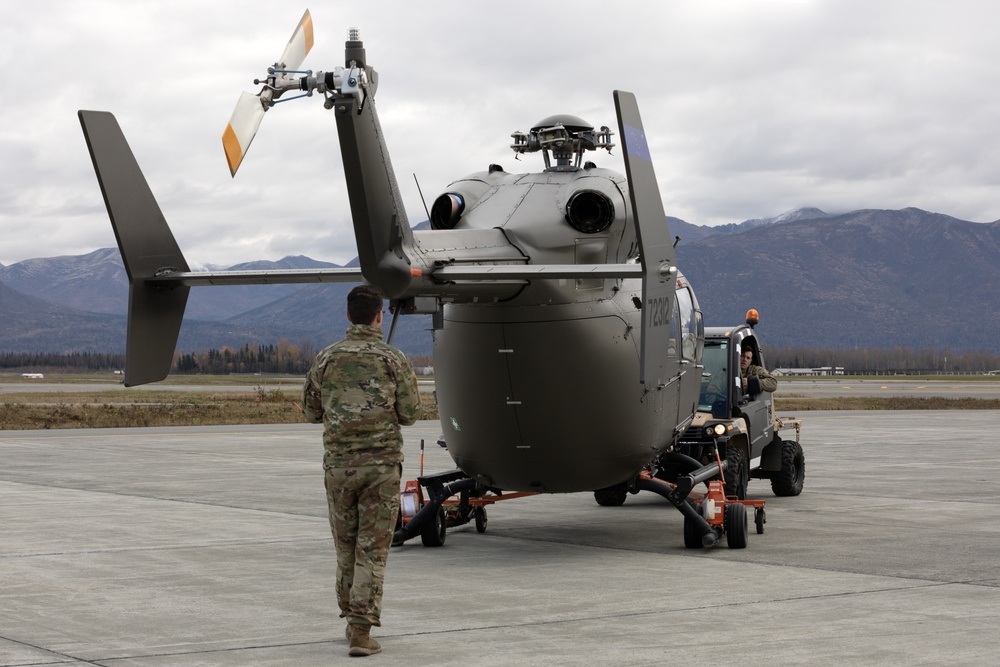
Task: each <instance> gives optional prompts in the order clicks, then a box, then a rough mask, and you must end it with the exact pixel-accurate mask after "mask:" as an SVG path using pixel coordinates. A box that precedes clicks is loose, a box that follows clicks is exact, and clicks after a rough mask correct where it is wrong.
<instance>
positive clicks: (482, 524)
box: [472, 507, 488, 533]
mask: <svg viewBox="0 0 1000 667" xmlns="http://www.w3.org/2000/svg"><path fill="white" fill-rule="evenodd" d="M472 516H473V517H474V518H475V519H476V532H477V533H485V532H486V522H487V521H488V519H487V517H486V508H485V507H477V508H476V509H474V510H472Z"/></svg>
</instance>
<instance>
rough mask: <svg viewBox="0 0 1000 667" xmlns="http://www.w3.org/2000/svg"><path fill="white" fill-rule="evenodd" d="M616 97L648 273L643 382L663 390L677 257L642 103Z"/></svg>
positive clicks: (618, 92) (631, 195) (621, 95)
mask: <svg viewBox="0 0 1000 667" xmlns="http://www.w3.org/2000/svg"><path fill="white" fill-rule="evenodd" d="M614 97H615V108H616V109H617V110H618V129H619V131H620V132H621V139H622V147H623V148H624V149H625V150H624V152H623V157H624V159H625V174H626V176H628V191H629V198H630V199H631V203H632V216H633V218H634V219H635V232H636V238H637V240H638V242H639V252H640V259H641V261H642V271H643V276H642V310H643V314H642V338H641V341H640V344H641V348H640V357H641V360H640V375H639V381H640V382H642V383H643V384H645V385H646V387H647V388H652V389H659V388H662V387H663V386H664V385H665V384H666V382H667V379H668V378H667V377H666V370H667V354H668V353H667V350H668V345H667V338H668V336H669V335H670V320H671V317H672V316H674V314H673V313H671V307H672V305H673V302H674V290H675V289H676V286H677V285H676V283H677V266H676V265H677V260H676V258H675V256H674V246H673V243H672V239H671V237H670V227H669V226H668V225H667V216H666V215H665V214H664V212H663V200H662V199H660V186H659V185H657V182H656V173H655V172H654V170H653V161H652V159H651V158H650V155H649V145H648V144H647V143H646V132H645V130H643V127H642V118H641V117H640V116H639V105H638V103H637V102H636V101H635V95H633V94H632V93H627V92H624V91H621V90H616V91H615V92H614Z"/></svg>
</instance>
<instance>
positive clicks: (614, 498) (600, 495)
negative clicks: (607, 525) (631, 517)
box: [594, 483, 628, 507]
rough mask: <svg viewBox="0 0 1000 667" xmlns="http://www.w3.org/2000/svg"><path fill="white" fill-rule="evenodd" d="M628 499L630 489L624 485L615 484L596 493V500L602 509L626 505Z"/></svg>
mask: <svg viewBox="0 0 1000 667" xmlns="http://www.w3.org/2000/svg"><path fill="white" fill-rule="evenodd" d="M627 497H628V487H627V486H625V484H624V483H622V484H615V485H614V486H609V487H608V488H606V489H598V490H597V491H594V500H596V501H597V504H598V505H601V506H602V507H618V506H620V505H624V504H625V498H627Z"/></svg>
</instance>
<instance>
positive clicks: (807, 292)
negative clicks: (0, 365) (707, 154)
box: [0, 208, 1000, 355]
mask: <svg viewBox="0 0 1000 667" xmlns="http://www.w3.org/2000/svg"><path fill="white" fill-rule="evenodd" d="M668 223H669V225H670V230H671V233H672V234H674V235H676V236H679V237H680V241H679V243H678V245H677V258H678V264H679V266H680V269H681V271H682V272H683V273H684V275H685V276H686V277H687V279H688V280H689V281H690V282H691V284H692V285H693V286H694V288H695V292H696V294H697V296H698V300H699V303H700V305H701V309H702V312H703V313H704V316H705V322H706V324H707V325H709V326H713V325H718V326H726V325H734V324H737V323H740V322H742V321H743V319H744V317H745V314H746V311H747V309H748V308H755V309H757V310H758V312H759V313H760V317H761V323H760V325H759V326H758V331H759V332H760V335H761V338H762V340H764V341H765V342H766V343H767V344H769V345H773V346H782V345H789V346H797V345H801V346H806V347H824V348H833V349H842V348H865V347H879V348H894V347H909V348H910V349H924V348H942V349H953V350H957V351H993V350H996V349H997V348H998V347H1000V295H998V294H997V291H996V290H995V289H994V286H995V285H997V284H998V282H1000V267H998V264H997V258H1000V221H998V222H993V223H975V222H968V221H964V220H959V219H956V218H953V217H949V216H947V215H942V214H939V213H929V212H927V211H922V210H919V209H915V208H907V209H903V210H898V211H896V210H875V209H868V210H860V211H853V212H850V213H845V214H841V215H830V214H827V213H825V212H823V211H821V210H819V209H816V208H803V209H796V210H794V211H789V212H787V213H785V214H782V215H780V216H778V217H776V218H768V219H754V220H746V221H745V222H742V223H740V224H732V225H721V226H717V227H707V226H702V225H693V224H690V223H687V222H685V221H683V220H680V219H678V218H668ZM335 266H337V265H336V264H331V263H328V262H322V261H318V260H314V259H311V258H309V257H305V256H294V257H285V258H284V259H281V260H279V261H276V262H272V261H258V262H250V263H245V264H238V265H235V266H232V267H227V268H229V269H231V270H248V269H258V270H259V269H290V268H322V267H335ZM351 287H352V286H351V285H349V284H310V285H307V286H305V287H303V286H301V285H243V286H232V287H212V288H206V287H195V288H192V290H191V296H190V298H189V300H188V307H187V310H186V312H185V319H184V324H183V325H182V327H181V335H180V340H179V342H178V349H180V350H182V351H197V350H202V349H208V348H213V347H214V348H220V347H222V346H224V345H228V346H230V347H236V346H239V345H241V344H243V343H251V344H256V343H273V342H277V341H278V340H279V339H281V338H287V339H288V340H289V341H291V342H293V343H298V342H301V341H310V342H311V344H312V346H313V347H314V348H319V347H322V346H323V345H325V344H326V343H328V342H330V341H332V340H334V339H337V338H339V337H340V336H341V334H342V333H343V331H344V329H345V328H346V326H347V321H346V316H345V313H344V310H345V308H344V305H343V304H344V297H345V295H346V293H347V291H349V290H350V288H351ZM127 303H128V281H127V278H126V276H125V269H124V266H123V265H122V262H121V258H120V257H119V254H118V251H117V249H110V248H105V249H101V250H96V251H94V252H92V253H88V254H85V255H78V256H63V257H50V258H40V259H30V260H26V261H23V262H19V263H17V264H12V265H10V266H0V314H2V317H0V352H70V351H94V352H120V351H121V350H123V349H124V341H125V314H126V311H127ZM429 328H430V319H429V317H427V316H413V317H409V316H408V317H403V318H401V319H400V324H399V327H398V328H397V332H396V338H395V342H396V343H397V344H398V345H399V347H401V348H402V349H403V350H404V351H405V352H407V353H408V354H410V355H429V354H430V351H431V339H430V334H429V331H428V330H429Z"/></svg>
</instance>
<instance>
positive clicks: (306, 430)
mask: <svg viewBox="0 0 1000 667" xmlns="http://www.w3.org/2000/svg"><path fill="white" fill-rule="evenodd" d="M797 416H799V417H801V418H803V419H804V426H803V430H802V441H803V446H804V448H805V453H806V483H805V491H804V492H803V494H802V495H801V496H799V497H796V498H776V497H774V496H773V495H772V494H771V492H770V488H769V485H768V483H767V482H764V481H760V480H751V483H750V490H749V491H750V496H751V497H753V498H763V499H766V500H767V501H768V505H767V517H768V524H767V530H766V532H765V533H764V534H763V535H757V534H755V533H754V532H753V530H751V535H750V544H749V547H748V548H747V549H743V550H731V549H728V548H726V547H725V545H724V543H723V545H721V546H718V547H715V548H713V549H709V550H687V549H685V548H684V547H683V538H682V518H681V515H680V514H679V513H678V512H677V511H676V510H675V509H673V508H672V507H671V506H669V505H668V504H667V503H666V501H664V500H662V499H660V498H658V497H655V496H651V495H650V496H643V495H638V496H630V497H629V498H628V500H627V501H626V503H625V505H624V506H622V507H617V508H607V507H600V506H598V505H597V504H596V503H595V502H594V501H593V498H592V496H591V495H590V494H573V495H560V496H540V497H535V498H529V499H523V500H515V501H509V502H504V503H499V504H497V505H495V506H493V507H491V508H490V510H489V512H490V513H489V526H488V530H487V532H486V533H485V534H478V533H477V532H476V530H475V528H474V527H473V526H471V525H469V526H463V527H460V528H456V529H453V530H450V531H449V533H448V535H447V539H446V544H445V546H443V547H441V548H436V549H432V548H425V547H422V546H421V545H420V542H419V539H418V540H415V541H411V542H409V543H407V544H406V545H405V546H403V547H398V548H394V549H393V551H392V553H391V555H390V559H389V565H388V568H387V579H386V593H385V599H384V608H385V611H384V614H383V623H384V627H382V628H380V629H378V630H376V631H375V636H376V637H377V638H378V639H379V640H380V641H381V642H382V645H383V649H384V652H383V653H382V654H380V655H378V656H372V657H370V658H368V660H367V663H366V664H396V665H398V664H414V665H424V664H438V665H469V664H475V665H554V664H560V665H599V664H615V665H645V664H663V663H671V664H678V665H687V664H694V663H696V662H697V663H708V664H722V665H767V666H769V667H773V666H777V665H803V664H808V665H921V664H923V665H936V664H949V665H992V664H994V663H995V660H996V656H997V655H998V654H1000V635H998V633H997V632H996V630H995V629H996V628H997V627H998V626H1000V574H998V568H997V554H998V553H1000V481H998V480H1000V459H998V457H997V456H996V434H997V433H998V432H1000V411H969V412H955V411H940V412H939V411H926V412H806V413H802V414H799V415H797ZM438 434H439V426H438V424H437V423H436V422H420V423H418V424H417V425H415V426H412V427H408V428H406V429H405V437H406V455H407V463H406V466H405V470H404V477H406V478H412V477H414V476H416V473H417V466H418V463H419V458H420V457H419V443H420V440H421V439H423V440H425V442H426V453H425V469H426V471H427V472H431V471H439V470H444V469H448V468H450V467H452V466H451V463H450V459H449V458H448V456H447V453H446V452H445V450H443V449H441V448H440V447H438V446H437V445H436V444H434V443H435V441H436V440H437V437H438ZM320 450H321V445H320V430H319V428H318V427H316V426H311V425H292V426H216V427H187V428H148V429H107V430H76V431H0V457H2V459H0V460H2V461H3V465H2V466H0V526H2V533H0V534H2V539H0V568H2V570H0V571H2V573H3V576H2V577H0V595H2V604H0V665H7V666H13V665H107V666H129V667H161V666H167V665H170V666H174V665H223V666H226V665H234V666H235V665H328V664H338V663H339V662H342V661H343V660H346V659H347V644H346V641H345V640H344V636H343V625H342V621H341V620H340V619H338V618H337V612H336V602H335V600H334V593H333V574H334V551H333V544H332V539H331V537H330V534H329V527H328V523H327V518H326V508H325V498H324V493H323V484H322V472H321V468H320V463H319V461H320Z"/></svg>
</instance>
